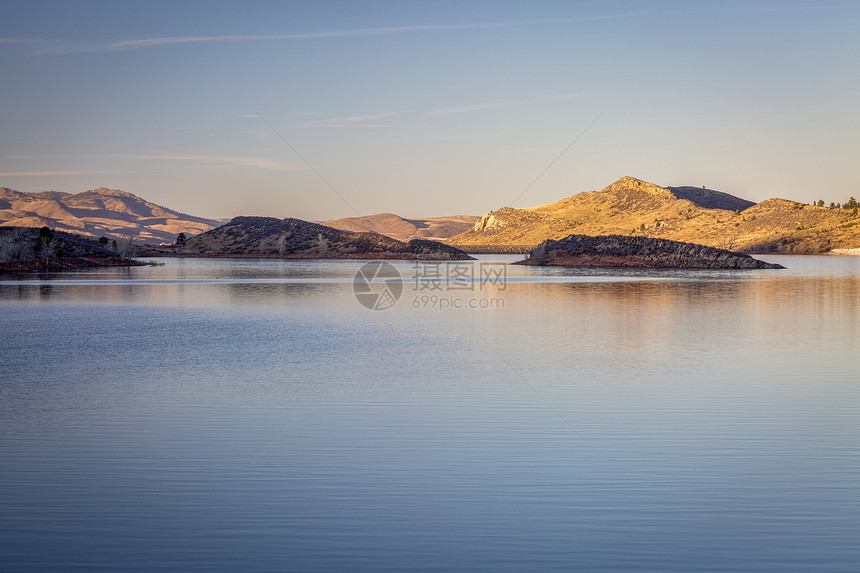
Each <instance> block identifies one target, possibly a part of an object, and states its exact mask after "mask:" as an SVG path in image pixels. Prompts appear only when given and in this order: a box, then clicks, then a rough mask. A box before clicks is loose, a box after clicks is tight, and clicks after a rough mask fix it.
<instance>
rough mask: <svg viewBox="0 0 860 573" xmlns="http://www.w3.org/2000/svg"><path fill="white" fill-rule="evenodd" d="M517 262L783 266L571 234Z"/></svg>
mask: <svg viewBox="0 0 860 573" xmlns="http://www.w3.org/2000/svg"><path fill="white" fill-rule="evenodd" d="M517 264H522V265H536V266H563V267H610V268H619V267H620V268H648V269H781V268H784V267H783V266H782V265H778V264H774V263H766V262H764V261H760V260H758V259H754V258H752V257H751V256H749V255H747V254H744V253H735V252H732V251H727V250H725V249H717V248H714V247H706V246H704V245H697V244H694V243H682V242H679V241H670V240H668V239H654V238H648V237H634V236H626V235H605V236H597V237H592V236H589V235H570V236H568V237H565V238H564V239H560V240H557V241H553V240H548V241H544V242H543V243H541V244H540V245H538V246H537V247H535V248H534V249H533V250H532V251H531V252H530V253H529V257H528V258H527V259H525V260H524V261H520V262H519V263H517Z"/></svg>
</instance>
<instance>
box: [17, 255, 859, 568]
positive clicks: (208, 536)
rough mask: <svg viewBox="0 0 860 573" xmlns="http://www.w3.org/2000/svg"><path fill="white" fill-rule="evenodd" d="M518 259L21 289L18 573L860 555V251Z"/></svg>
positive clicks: (793, 562)
mask: <svg viewBox="0 0 860 573" xmlns="http://www.w3.org/2000/svg"><path fill="white" fill-rule="evenodd" d="M518 258H519V257H511V256H482V257H480V260H479V261H478V262H475V263H466V264H465V265H464V264H463V263H457V264H456V265H450V266H448V265H445V264H444V263H443V264H441V265H438V264H429V263H421V264H418V265H413V264H412V263H410V262H404V261H401V262H393V263H392V266H391V267H388V266H384V265H383V266H380V265H379V264H378V263H377V264H376V266H372V265H371V266H370V267H364V265H365V262H364V261H284V260H272V259H268V260H250V259H246V260H241V259H217V260H213V259H164V260H162V262H163V263H164V264H163V266H150V267H134V268H128V269H99V270H96V271H92V272H88V273H74V274H54V275H33V276H32V278H25V279H20V278H19V279H18V280H5V281H0V327H2V343H0V570H3V571H57V570H87V571H90V570H97V569H107V570H154V569H167V570H194V571H204V570H231V569H232V570H238V569H241V570H247V571H260V570H289V571H344V570H353V571H355V570H371V571H383V570H391V571H402V570H414V569H419V570H426V571H450V570H460V571H463V570H469V571H523V570H535V571H536V570H541V571H570V570H591V571H618V570H629V569H636V570H643V571H690V570H697V571H724V570H733V571H738V570H747V571H846V570H856V567H857V564H858V563H860V544H858V540H860V257H825V256H821V257H813V256H809V257H800V256H797V257H786V256H761V257H760V258H763V259H765V260H768V261H772V262H779V263H781V264H783V265H785V266H786V267H788V268H787V269H786V270H780V271H774V270H769V271H741V272H727V271H662V272H657V271H638V272H636V271H626V272H621V271H605V270H589V271H575V270H570V269H559V268H535V267H520V266H509V265H503V264H502V263H508V262H511V261H513V260H517V259H518ZM360 270H361V271H362V272H363V273H364V274H362V275H358V278H356V277H357V273H358V272H359V271H360ZM392 271H393V273H394V274H388V275H385V274H384V273H385V272H388V273H391V272H392ZM380 272H382V273H383V274H382V275H379V274H374V273H380ZM396 275H399V276H402V277H403V279H404V280H403V282H397V281H396V278H392V277H396ZM380 276H386V277H388V278H387V279H386V280H382V279H380ZM6 278H7V279H9V277H8V275H7V277H6ZM363 289H369V290H363ZM398 291H399V292H398ZM356 292H358V293H359V294H362V293H363V294H368V293H369V294H370V295H371V296H369V297H368V296H365V297H364V298H363V299H362V300H359V298H361V297H356ZM376 294H378V295H379V297H378V298H375V297H374V295H376ZM392 301H393V302H392ZM367 306H370V307H371V308H374V307H375V308H384V309H383V310H370V309H368V308H366V307H367Z"/></svg>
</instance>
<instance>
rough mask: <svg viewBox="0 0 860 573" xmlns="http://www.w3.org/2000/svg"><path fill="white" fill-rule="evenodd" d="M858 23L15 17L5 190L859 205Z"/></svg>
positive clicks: (310, 212)
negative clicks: (621, 191)
mask: <svg viewBox="0 0 860 573" xmlns="http://www.w3.org/2000/svg"><path fill="white" fill-rule="evenodd" d="M858 24H860V1H840V0H832V1H828V0H820V1H815V0H747V1H738V2H735V1H732V0H727V1H721V2H690V1H687V2H668V1H666V2H661V1H654V2H645V1H612V0H610V1H599V2H598V1H593V2H575V1H564V2H562V1H540V0H533V1H529V2H527V3H526V2H505V1H492V2H468V1H460V2H447V1H445V0H441V1H434V2H409V1H406V0H403V1H395V2H377V1H365V2H359V1H352V2H333V1H315V2H306V1H302V2H290V1H283V2H242V3H238V2H235V3H234V2H166V3H159V2H139V1H136V2H119V1H112V2H86V1H80V2H38V1H27V2H14V1H9V0H6V1H4V2H3V3H2V4H0V80H2V84H0V85H2V95H0V186H4V187H9V188H12V189H17V190H19V191H44V190H56V191H65V192H70V193H77V192H81V191H86V190H89V189H94V188H97V187H109V188H113V189H122V190H124V191H128V192H130V193H134V194H136V195H139V196H141V197H143V198H145V199H147V200H149V201H152V202H154V203H158V204H160V205H164V206H166V207H169V208H172V209H176V210H179V211H182V212H185V213H190V214H194V215H199V216H204V217H213V218H227V217H232V216H236V215H263V216H273V217H297V218H301V219H307V220H327V219H334V218H340V217H349V216H357V215H369V214H373V213H379V212H394V213H397V214H399V215H402V216H406V217H435V216H444V215H454V214H471V215H481V214H483V213H486V212H489V211H491V210H494V209H497V208H499V207H502V206H506V205H511V206H514V207H529V206H534V205H540V204H545V203H549V202H553V201H556V200H559V199H561V198H564V197H567V196H570V195H573V194H576V193H579V192H582V191H591V190H597V189H601V188H603V187H605V186H607V185H609V184H611V183H612V182H613V181H615V180H616V179H618V178H619V177H621V176H625V175H627V176H632V177H637V178H639V179H643V180H645V181H649V182H652V183H656V184H658V185H664V186H670V185H694V186H702V185H704V186H707V187H708V188H711V189H717V190H720V191H725V192H728V193H732V194H734V195H738V196H741V197H744V198H746V199H750V200H753V201H761V200H764V199H767V198H770V197H782V198H787V199H793V200H798V201H805V202H811V201H815V200H817V199H823V200H825V201H826V202H827V203H830V202H831V201H840V202H841V201H845V200H846V199H848V197H849V196H850V195H854V196H860V184H858V181H860V177H858V175H860V173H858V171H860V160H858V158H860V34H859V33H858V30H860V27H858Z"/></svg>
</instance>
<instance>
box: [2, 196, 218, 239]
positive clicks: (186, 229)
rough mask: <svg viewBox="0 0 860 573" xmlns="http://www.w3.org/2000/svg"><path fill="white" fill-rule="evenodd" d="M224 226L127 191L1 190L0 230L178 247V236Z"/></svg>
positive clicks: (215, 221) (213, 220)
mask: <svg viewBox="0 0 860 573" xmlns="http://www.w3.org/2000/svg"><path fill="white" fill-rule="evenodd" d="M220 224H221V222H220V221H217V220H215V219H204V218H203V217H194V216H191V215H185V214H184V213H179V212H177V211H173V210H171V209H167V208H165V207H161V206H160V205H156V204H154V203H150V202H148V201H145V200H143V199H141V198H140V197H137V196H136V195H132V194H131V193H126V192H125V191H119V190H117V189H105V188H104V187H100V188H98V189H94V190H92V191H85V192H83V193H75V194H72V193H60V192H57V191H45V192H43V193H23V192H20V191H15V190H13V189H8V188H6V187H0V226H5V227H37V228H41V227H50V228H51V229H54V230H59V231H65V232H68V233H80V234H86V235H92V236H94V237H101V236H105V237H108V238H111V239H132V240H134V241H135V242H139V243H142V242H150V243H153V242H154V243H161V242H166V243H173V242H174V241H175V240H176V236H177V235H178V234H179V233H185V234H186V235H196V234H199V233H203V232H206V231H208V230H210V229H212V228H214V227H216V226H217V225H220Z"/></svg>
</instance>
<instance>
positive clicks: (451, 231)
mask: <svg viewBox="0 0 860 573" xmlns="http://www.w3.org/2000/svg"><path fill="white" fill-rule="evenodd" d="M477 220H478V217H475V216H473V215H454V216H451V217H434V218H430V219H404V218H403V217H401V216H399V215H395V214H393V213H379V214H378V215H369V216H367V217H347V218H345V219H336V220H334V221H323V222H322V224H323V225H326V226H328V227H334V228H335V229H342V230H344V231H354V232H356V233H379V234H380V235H385V236H386V237H391V238H392V239H397V240H399V241H409V240H411V239H447V238H449V237H453V236H454V235H459V234H460V233H463V232H464V231H468V230H469V229H471V228H472V226H473V225H474V224H475V221H477Z"/></svg>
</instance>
